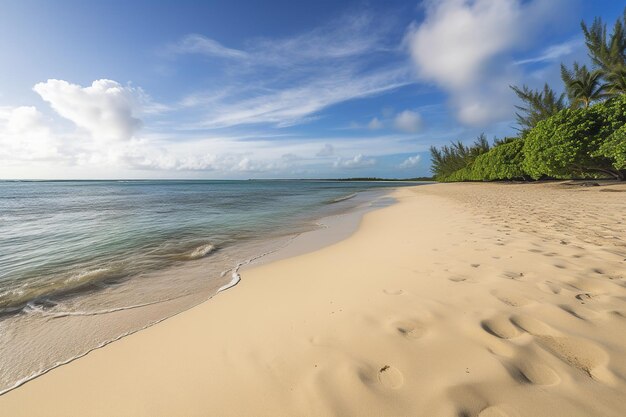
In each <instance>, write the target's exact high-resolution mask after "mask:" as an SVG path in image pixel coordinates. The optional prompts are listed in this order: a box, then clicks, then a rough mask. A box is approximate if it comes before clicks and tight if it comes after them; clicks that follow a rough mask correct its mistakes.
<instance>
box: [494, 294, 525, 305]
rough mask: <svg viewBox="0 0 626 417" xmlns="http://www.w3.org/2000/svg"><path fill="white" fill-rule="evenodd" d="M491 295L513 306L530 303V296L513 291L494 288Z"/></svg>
mask: <svg viewBox="0 0 626 417" xmlns="http://www.w3.org/2000/svg"><path fill="white" fill-rule="evenodd" d="M491 295H493V296H494V297H496V298H497V299H498V300H500V301H502V302H503V303H504V304H506V305H509V306H511V307H522V306H525V305H527V304H528V303H530V300H529V299H528V298H526V297H524V296H521V295H518V294H516V293H513V292H508V291H502V290H494V291H492V292H491Z"/></svg>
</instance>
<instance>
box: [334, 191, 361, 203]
mask: <svg viewBox="0 0 626 417" xmlns="http://www.w3.org/2000/svg"><path fill="white" fill-rule="evenodd" d="M356 195H357V193H352V194H348V195H346V196H343V197H338V198H335V199H334V200H331V201H330V203H331V204H332V203H339V202H341V201H346V200H350V199H351V198H354V197H356Z"/></svg>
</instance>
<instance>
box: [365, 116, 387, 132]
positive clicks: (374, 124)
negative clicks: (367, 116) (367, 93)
mask: <svg viewBox="0 0 626 417" xmlns="http://www.w3.org/2000/svg"><path fill="white" fill-rule="evenodd" d="M367 127H368V129H370V130H378V129H382V128H383V127H384V126H383V123H382V122H381V121H380V120H378V117H374V118H373V119H372V120H370V122H369V123H368V124H367Z"/></svg>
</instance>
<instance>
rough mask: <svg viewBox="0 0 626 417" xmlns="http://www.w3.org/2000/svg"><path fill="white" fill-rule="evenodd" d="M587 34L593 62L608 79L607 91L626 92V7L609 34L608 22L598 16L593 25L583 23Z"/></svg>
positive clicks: (613, 92) (586, 40)
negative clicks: (607, 29) (605, 22)
mask: <svg viewBox="0 0 626 417" xmlns="http://www.w3.org/2000/svg"><path fill="white" fill-rule="evenodd" d="M581 26H582V29H583V32H584V34H585V43H586V45H587V49H588V50H589V57H590V58H591V61H592V62H593V64H594V65H595V66H596V67H597V68H598V69H599V70H600V71H601V72H602V75H603V77H604V78H605V79H606V80H607V81H608V85H607V88H606V90H607V92H608V93H609V94H611V95H615V94H624V93H626V88H625V87H626V86H625V84H626V83H625V82H624V77H625V75H624V73H625V72H626V9H624V15H623V16H622V18H621V19H617V21H616V22H615V24H614V25H613V31H612V32H611V34H610V35H608V34H607V31H606V24H604V23H603V22H602V19H600V18H596V19H595V20H594V21H593V23H592V24H591V26H587V25H586V24H585V22H582V23H581Z"/></svg>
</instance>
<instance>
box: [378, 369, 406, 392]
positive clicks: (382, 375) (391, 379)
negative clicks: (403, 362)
mask: <svg viewBox="0 0 626 417" xmlns="http://www.w3.org/2000/svg"><path fill="white" fill-rule="evenodd" d="M378 380H379V381H380V383H381V384H383V386H385V387H387V388H391V389H398V388H400V387H401V386H402V385H404V376H403V375H402V372H400V371H399V370H398V368H396V367H393V366H391V365H385V366H383V367H382V368H380V369H379V370H378Z"/></svg>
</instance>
